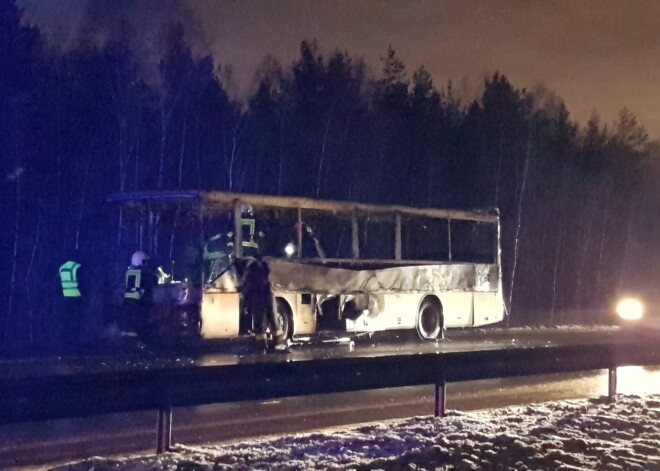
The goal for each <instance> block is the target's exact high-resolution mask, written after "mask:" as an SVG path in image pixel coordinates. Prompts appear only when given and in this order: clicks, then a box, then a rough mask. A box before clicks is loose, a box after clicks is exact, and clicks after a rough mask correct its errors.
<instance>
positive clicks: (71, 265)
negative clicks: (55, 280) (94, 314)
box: [59, 253, 87, 351]
mask: <svg viewBox="0 0 660 471" xmlns="http://www.w3.org/2000/svg"><path fill="white" fill-rule="evenodd" d="M72 255H73V256H72V257H69V259H68V260H67V261H66V262H64V263H63V264H62V265H61V266H60V268H59V278H60V284H61V286H62V298H61V314H62V317H61V319H60V332H61V335H60V339H61V347H62V349H63V350H64V351H72V350H75V349H76V347H77V346H78V343H79V341H80V331H81V327H82V325H83V322H84V295H86V294H87V293H86V290H85V287H84V283H83V280H84V276H83V270H82V264H81V263H80V262H79V261H78V260H79V257H78V254H77V253H74V254H72Z"/></svg>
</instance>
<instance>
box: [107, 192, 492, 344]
mask: <svg viewBox="0 0 660 471" xmlns="http://www.w3.org/2000/svg"><path fill="white" fill-rule="evenodd" d="M109 201H110V202H112V203H114V204H118V205H119V221H120V224H119V227H120V233H119V235H118V246H119V247H120V251H121V250H123V251H124V252H126V253H127V254H128V252H129V251H130V250H131V249H133V248H140V249H143V250H147V251H149V252H150V253H151V254H153V256H154V257H155V258H156V260H160V261H161V263H163V264H164V265H165V268H166V269H168V267H169V271H171V274H172V279H171V280H169V282H168V283H166V284H162V285H159V286H158V287H157V288H156V289H155V290H154V308H153V309H152V311H153V312H151V313H150V314H149V318H150V322H149V324H150V325H151V326H152V332H154V335H157V336H160V337H167V338H181V337H184V338H195V339H219V338H224V339H230V338H237V337H240V336H247V335H253V334H254V332H255V316H254V313H252V312H248V311H249V309H247V307H248V306H250V304H251V303H249V302H247V301H248V299H247V297H248V296H250V294H249V289H247V287H246V286H244V285H243V283H244V277H243V276H242V273H243V272H244V264H245V263H246V261H248V260H249V259H252V258H254V256H255V254H254V253H249V254H248V253H245V252H247V250H246V247H248V246H249V247H252V246H250V245H249V244H248V245H246V241H245V239H246V238H248V237H253V236H254V234H255V233H258V234H259V238H258V240H254V239H251V240H250V242H253V243H254V244H255V245H256V246H258V255H257V257H258V258H259V259H261V260H263V263H265V264H266V265H267V267H268V272H269V275H268V281H269V283H270V289H271V290H272V294H273V297H274V299H273V306H274V308H275V310H276V314H277V317H278V319H279V321H280V324H281V326H282V329H283V331H284V333H285V335H286V336H288V337H292V336H295V335H310V334H315V333H319V332H323V331H334V332H356V333H357V332H374V331H381V330H396V329H413V330H416V332H417V333H418V335H419V337H420V338H422V339H424V340H435V339H438V338H441V337H442V335H443V332H444V329H445V328H451V327H477V326H482V325H487V324H493V323H496V322H499V321H501V320H502V319H503V317H504V314H505V310H504V304H503V299H502V283H501V265H500V260H501V253H500V222H499V214H498V213H497V211H490V212H486V211H455V210H443V209H429V208H411V207H403V206H383V205H372V204H362V203H354V202H336V201H321V200H313V199H306V198H293V197H274V196H263V195H249V194H238V193H223V192H197V191H192V192H142V193H122V194H115V195H112V196H111V197H110V198H109ZM245 207H249V208H250V209H251V211H252V212H253V216H252V217H253V218H254V220H255V221H256V229H255V227H254V226H253V227H252V228H251V230H252V233H251V234H250V233H248V232H246V230H245V229H246V227H245V226H246V225H245V224H244V222H245V214H244V211H243V210H242V209H243V208H245ZM222 237H224V239H225V243H224V247H225V250H224V252H222V251H221V253H220V255H217V254H216V255H217V257H216V258H214V259H213V260H212V261H210V260H209V258H208V257H207V256H206V254H207V253H208V252H209V250H208V249H207V248H206V247H207V244H208V241H209V240H211V239H213V238H215V240H219V239H220V238H222ZM122 247H123V249H122ZM126 256H128V255H126Z"/></svg>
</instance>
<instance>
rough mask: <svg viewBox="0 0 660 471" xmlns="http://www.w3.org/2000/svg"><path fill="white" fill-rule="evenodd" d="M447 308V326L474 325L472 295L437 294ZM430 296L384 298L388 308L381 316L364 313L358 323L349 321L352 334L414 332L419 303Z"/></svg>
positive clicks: (444, 310)
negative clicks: (408, 330) (395, 330)
mask: <svg viewBox="0 0 660 471" xmlns="http://www.w3.org/2000/svg"><path fill="white" fill-rule="evenodd" d="M435 295H436V296H437V297H438V298H439V299H440V302H441V303H442V307H443V313H444V318H445V319H444V321H445V327H467V326H470V325H472V293H465V292H458V291H457V292H454V291H447V292H441V293H435ZM425 296H427V294H426V293H396V294H385V295H384V309H383V311H382V312H381V313H380V314H378V315H377V316H369V315H368V314H364V315H362V316H360V317H359V318H357V319H356V320H355V321H351V320H347V321H346V330H347V331H349V332H373V331H379V330H392V329H414V328H415V327H416V325H415V323H416V322H417V313H418V310H419V304H420V302H421V301H422V299H423V298H424V297H425Z"/></svg>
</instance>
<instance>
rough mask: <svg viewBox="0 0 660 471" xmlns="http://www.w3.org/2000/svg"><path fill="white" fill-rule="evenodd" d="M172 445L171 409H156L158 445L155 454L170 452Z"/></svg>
mask: <svg viewBox="0 0 660 471" xmlns="http://www.w3.org/2000/svg"><path fill="white" fill-rule="evenodd" d="M171 445H172V409H171V408H169V407H165V408H160V409H158V443H157V444H156V453H158V454H160V453H164V452H166V451H169V450H170V447H171Z"/></svg>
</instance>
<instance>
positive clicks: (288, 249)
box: [284, 242, 296, 257]
mask: <svg viewBox="0 0 660 471" xmlns="http://www.w3.org/2000/svg"><path fill="white" fill-rule="evenodd" d="M284 253H285V254H286V256H287V257H291V256H292V255H293V254H294V253H296V246H295V245H293V244H292V243H290V242H289V243H288V244H286V247H284Z"/></svg>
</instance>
